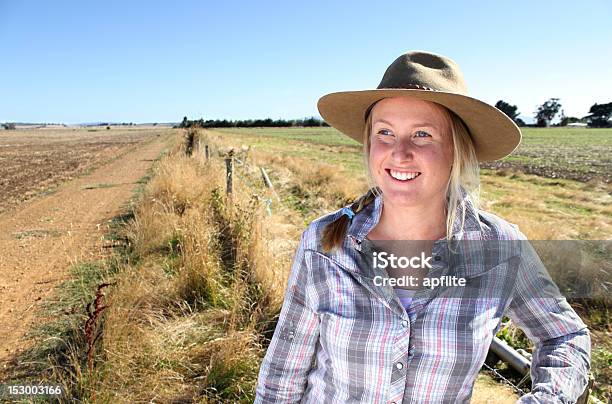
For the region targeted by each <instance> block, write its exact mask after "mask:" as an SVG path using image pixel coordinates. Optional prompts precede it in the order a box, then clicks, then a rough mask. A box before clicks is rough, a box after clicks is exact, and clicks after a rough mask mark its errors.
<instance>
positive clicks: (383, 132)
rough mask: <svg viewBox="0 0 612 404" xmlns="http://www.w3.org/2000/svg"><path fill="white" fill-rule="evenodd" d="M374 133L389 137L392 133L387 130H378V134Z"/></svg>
mask: <svg viewBox="0 0 612 404" xmlns="http://www.w3.org/2000/svg"><path fill="white" fill-rule="evenodd" d="M376 133H377V134H379V135H383V134H389V135H391V134H392V133H391V131H390V130H388V129H380V130H379V131H378V132H376Z"/></svg>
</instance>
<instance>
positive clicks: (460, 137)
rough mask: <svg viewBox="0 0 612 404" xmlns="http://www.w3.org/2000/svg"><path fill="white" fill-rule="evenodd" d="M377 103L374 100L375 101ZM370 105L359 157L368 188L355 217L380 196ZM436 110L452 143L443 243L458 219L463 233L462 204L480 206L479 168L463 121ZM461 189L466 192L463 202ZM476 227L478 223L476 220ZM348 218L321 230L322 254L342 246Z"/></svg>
mask: <svg viewBox="0 0 612 404" xmlns="http://www.w3.org/2000/svg"><path fill="white" fill-rule="evenodd" d="M377 102H378V101H377ZM375 104H376V103H374V104H372V105H371V106H370V108H369V109H368V112H367V116H366V119H365V130H364V142H363V158H364V163H365V166H366V170H367V179H368V184H369V185H370V189H369V190H368V191H367V192H366V193H365V194H364V195H362V196H361V197H360V198H358V199H357V200H356V201H355V202H354V203H353V204H351V209H352V210H353V212H355V213H356V214H357V213H359V212H360V211H361V210H363V209H364V208H365V207H366V206H368V205H369V204H370V203H372V202H373V201H374V200H375V199H376V197H377V196H379V195H381V191H380V188H379V187H378V186H376V185H374V184H375V181H374V178H373V177H372V172H371V170H370V158H369V157H370V135H371V132H372V114H371V111H372V108H373V107H374V105H375ZM436 105H437V106H438V107H440V110H441V112H442V113H443V114H444V116H445V118H446V119H447V121H448V122H449V123H450V128H451V137H452V141H453V163H452V167H451V172H450V175H449V178H448V183H447V191H446V240H448V239H449V235H452V231H453V228H454V226H455V223H456V222H457V221H458V220H459V219H460V220H461V224H460V225H459V232H462V231H463V228H464V225H465V214H466V211H467V209H468V207H467V206H466V202H467V203H470V204H472V206H473V208H474V209H478V208H479V207H480V167H479V165H478V158H477V157H476V150H475V148H474V143H473V141H472V138H471V137H470V134H469V131H468V129H467V127H466V126H465V124H464V123H463V120H461V118H459V116H457V115H456V114H455V113H454V112H453V111H451V110H449V109H448V108H446V107H444V106H442V105H440V104H436ZM462 188H463V190H465V192H466V194H467V195H466V198H465V200H464V198H463V196H462ZM458 207H460V208H461V218H458V217H457V211H458ZM476 220H477V221H478V224H479V225H480V224H481V223H480V220H479V219H478V217H476ZM349 222H350V219H349V218H348V216H347V215H341V216H340V217H339V218H338V219H336V220H335V221H333V222H331V223H329V224H328V225H327V226H326V227H325V229H324V230H323V237H322V247H323V250H324V251H325V252H328V251H330V250H333V249H336V248H338V247H340V246H341V245H342V241H343V239H344V237H345V235H346V231H347V229H348V225H349Z"/></svg>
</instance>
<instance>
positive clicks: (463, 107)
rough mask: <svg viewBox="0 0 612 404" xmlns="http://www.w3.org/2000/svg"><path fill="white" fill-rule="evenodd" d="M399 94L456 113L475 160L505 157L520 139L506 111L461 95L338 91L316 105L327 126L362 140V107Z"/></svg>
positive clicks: (379, 90)
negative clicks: (464, 130) (436, 104)
mask: <svg viewBox="0 0 612 404" xmlns="http://www.w3.org/2000/svg"><path fill="white" fill-rule="evenodd" d="M399 96H411V97H416V98H419V99H422V100H426V101H432V102H435V103H438V104H440V105H443V106H445V107H446V108H448V109H450V110H451V111H453V112H454V113H455V114H457V115H458V116H459V117H460V118H461V119H462V120H463V122H464V123H465V125H466V126H467V128H468V130H469V132H470V136H471V137H472V141H473V143H474V147H475V149H476V157H477V158H478V161H492V160H498V159H501V158H503V157H506V156H508V155H509V154H511V153H512V152H513V151H514V150H515V149H516V148H517V147H518V145H519V143H520V142H521V137H522V136H521V130H520V129H519V127H518V126H517V125H516V123H514V121H513V120H512V119H510V118H509V117H508V116H507V115H506V114H504V113H503V112H502V111H500V110H499V109H497V108H495V107H493V106H491V105H489V104H487V103H485V102H482V101H480V100H478V99H476V98H472V97H469V96H466V95H462V94H456V93H448V92H443V91H430V90H418V89H405V88H397V89H396V88H390V89H375V90H358V91H341V92H335V93H330V94H327V95H324V96H323V97H321V98H320V99H319V101H318V103H317V108H318V109H319V113H320V114H321V117H323V119H324V120H325V121H326V122H327V123H328V124H329V125H331V126H332V127H334V128H336V129H338V130H339V131H340V132H342V133H344V134H345V135H347V136H349V137H351V138H353V139H355V140H356V141H358V142H359V143H363V135H364V129H365V112H366V110H367V109H368V108H369V107H370V106H371V105H372V104H373V103H375V102H377V101H379V100H381V99H383V98H387V97H399Z"/></svg>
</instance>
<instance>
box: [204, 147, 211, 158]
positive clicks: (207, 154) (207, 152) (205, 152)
mask: <svg viewBox="0 0 612 404" xmlns="http://www.w3.org/2000/svg"><path fill="white" fill-rule="evenodd" d="M204 155H205V156H206V161H208V159H210V152H209V151H208V145H204Z"/></svg>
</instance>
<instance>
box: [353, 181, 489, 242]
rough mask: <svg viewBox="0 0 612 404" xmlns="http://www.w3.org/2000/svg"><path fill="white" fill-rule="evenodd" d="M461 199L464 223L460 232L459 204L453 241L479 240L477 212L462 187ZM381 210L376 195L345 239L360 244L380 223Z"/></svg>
mask: <svg viewBox="0 0 612 404" xmlns="http://www.w3.org/2000/svg"><path fill="white" fill-rule="evenodd" d="M460 192H461V197H460V201H462V202H463V203H465V206H466V211H465V223H464V226H463V231H461V229H460V226H461V221H462V210H463V209H462V206H461V205H462V204H461V203H459V204H458V205H457V209H456V211H455V212H456V214H455V218H456V219H455V223H454V225H453V231H452V235H453V238H454V239H462V238H465V237H467V236H468V233H469V237H467V238H469V239H471V240H474V239H481V237H482V230H481V227H480V225H479V220H478V210H477V209H476V208H475V207H474V205H473V204H472V201H471V199H470V198H469V197H468V194H467V192H466V191H465V189H464V188H463V187H460ZM382 208H383V196H382V195H380V194H379V195H378V196H376V198H375V199H374V201H373V202H372V203H370V204H368V205H367V206H366V207H365V208H364V209H362V210H361V212H359V213H357V214H356V215H355V216H354V217H353V220H352V222H351V225H350V226H349V229H348V231H347V237H349V238H351V239H352V240H353V241H354V242H357V243H358V244H360V243H361V242H362V241H363V239H364V238H365V237H366V236H367V235H368V233H369V232H370V230H372V229H373V228H374V227H375V226H376V225H377V224H378V222H379V221H380V216H381V214H382Z"/></svg>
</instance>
